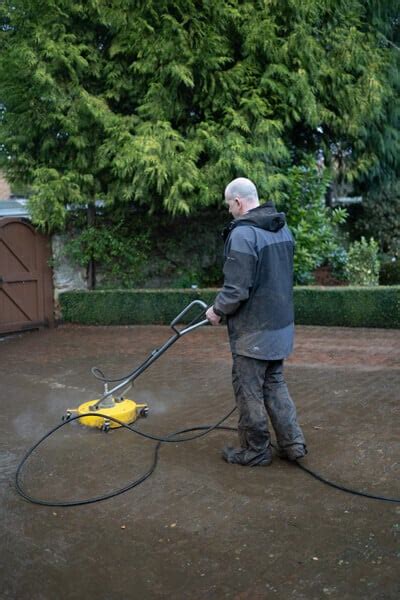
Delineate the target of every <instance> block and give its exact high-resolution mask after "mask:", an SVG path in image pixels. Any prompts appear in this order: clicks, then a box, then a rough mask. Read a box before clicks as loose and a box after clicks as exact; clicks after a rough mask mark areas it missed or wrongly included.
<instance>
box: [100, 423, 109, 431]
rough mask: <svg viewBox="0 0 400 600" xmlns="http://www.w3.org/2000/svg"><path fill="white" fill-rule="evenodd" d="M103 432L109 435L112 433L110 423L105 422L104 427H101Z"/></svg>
mask: <svg viewBox="0 0 400 600" xmlns="http://www.w3.org/2000/svg"><path fill="white" fill-rule="evenodd" d="M101 431H104V433H108V432H109V431H110V421H104V423H103V425H102V426H101Z"/></svg>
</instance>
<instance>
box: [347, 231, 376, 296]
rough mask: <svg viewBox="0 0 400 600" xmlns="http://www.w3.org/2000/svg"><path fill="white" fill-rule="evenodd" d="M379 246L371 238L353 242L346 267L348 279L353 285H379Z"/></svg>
mask: <svg viewBox="0 0 400 600" xmlns="http://www.w3.org/2000/svg"><path fill="white" fill-rule="evenodd" d="M378 252H379V246H378V242H376V241H375V240H374V238H371V239H370V240H369V241H367V240H366V239H365V237H362V238H361V240H360V241H359V242H353V243H352V244H351V245H350V248H349V251H348V259H347V266H346V273H347V278H348V280H349V282H350V284H353V285H378V283H379V258H378Z"/></svg>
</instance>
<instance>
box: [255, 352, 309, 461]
mask: <svg viewBox="0 0 400 600" xmlns="http://www.w3.org/2000/svg"><path fill="white" fill-rule="evenodd" d="M264 402H265V407H266V409H267V412H268V415H269V418H270V419H271V423H272V426H273V428H274V430H275V434H276V439H277V442H278V446H279V449H280V450H282V451H283V454H284V455H286V456H287V457H288V458H299V457H300V455H301V456H303V455H304V454H306V446H305V440H304V435H303V432H302V430H301V428H300V425H299V424H298V422H297V415H296V407H295V405H294V402H293V400H292V399H291V397H290V394H289V390H288V388H287V385H286V382H285V378H284V376H283V360H271V361H269V362H268V367H267V369H266V374H265V382H264Z"/></svg>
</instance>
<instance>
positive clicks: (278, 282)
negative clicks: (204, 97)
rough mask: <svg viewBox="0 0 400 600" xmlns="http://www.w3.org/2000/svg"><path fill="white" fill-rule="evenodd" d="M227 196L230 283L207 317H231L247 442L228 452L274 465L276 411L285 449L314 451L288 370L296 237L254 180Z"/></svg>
mask: <svg viewBox="0 0 400 600" xmlns="http://www.w3.org/2000/svg"><path fill="white" fill-rule="evenodd" d="M225 203H226V205H227V207H228V208H229V212H230V213H231V215H232V216H233V218H234V220H233V221H232V222H231V224H230V225H229V227H227V228H226V230H225V232H224V237H225V249H224V259H225V262H224V285H223V288H222V290H221V291H220V292H219V294H218V295H217V297H216V299H215V302H214V305H213V306H212V307H210V308H209V309H208V310H207V313H206V317H207V319H208V320H209V322H210V323H211V324H212V325H217V324H218V323H219V322H220V320H221V317H223V316H225V317H226V319H227V325H228V333H229V341H230V346H231V351H232V358H233V368H232V383H233V389H234V393H235V398H236V404H237V407H238V410H239V425H238V431H239V440H240V447H239V448H232V447H227V448H224V450H223V453H222V456H223V458H224V459H225V460H226V461H227V462H228V463H234V464H239V465H246V466H257V465H269V464H270V463H271V461H272V451H271V438H270V434H269V431H268V416H269V418H270V420H271V423H272V426H273V428H274V430H275V434H276V438H277V443H278V452H279V454H280V456H281V457H284V458H287V459H289V460H296V459H298V458H301V457H302V456H305V454H306V453H307V450H306V445H305V441H304V436H303V433H302V431H301V429H300V426H299V425H298V423H297V418H296V408H295V406H294V403H293V401H292V399H291V397H290V395H289V392H288V389H287V386H286V383H285V380H284V376H283V360H284V359H285V358H286V357H287V356H288V355H289V354H290V353H291V351H292V348H293V335H294V322H293V252H294V242H293V238H292V235H291V233H290V231H289V229H288V227H287V225H286V221H285V215H284V214H283V213H278V212H276V209H275V207H274V205H273V204H272V202H267V203H266V204H263V205H262V206H260V203H259V199H258V194H257V189H256V186H255V185H254V183H253V182H252V181H250V180H249V179H245V178H244V177H239V178H238V179H234V180H233V181H231V183H230V184H229V185H228V186H227V187H226V189H225ZM267 415H268V416H267Z"/></svg>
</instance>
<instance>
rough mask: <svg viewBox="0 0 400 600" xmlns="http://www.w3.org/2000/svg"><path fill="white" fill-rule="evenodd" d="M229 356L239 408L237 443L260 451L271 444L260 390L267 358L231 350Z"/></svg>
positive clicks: (248, 448)
mask: <svg viewBox="0 0 400 600" xmlns="http://www.w3.org/2000/svg"><path fill="white" fill-rule="evenodd" d="M232 358H233V366H232V384H233V390H234V393H235V399H236V405H237V407H238V410H239V423H238V432H239V440H240V445H241V447H242V448H245V449H247V450H250V451H254V452H255V453H260V452H263V451H265V450H266V449H267V448H268V447H269V445H270V434H269V431H268V423H267V421H268V416H267V411H266V409H265V404H264V392H263V386H264V380H265V371H266V367H267V365H268V362H267V361H264V360H257V359H255V358H249V357H248V356H240V355H238V354H234V355H233V356H232Z"/></svg>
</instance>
